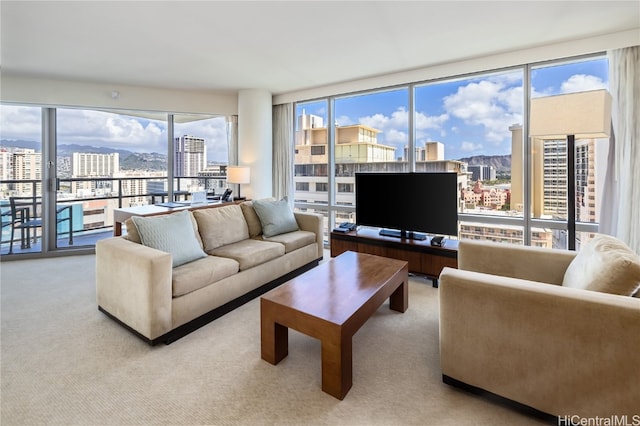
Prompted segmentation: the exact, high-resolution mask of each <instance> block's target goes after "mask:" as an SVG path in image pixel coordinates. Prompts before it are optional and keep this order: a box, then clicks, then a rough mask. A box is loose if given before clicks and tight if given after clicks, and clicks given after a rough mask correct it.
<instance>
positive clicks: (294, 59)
mask: <svg viewBox="0 0 640 426" xmlns="http://www.w3.org/2000/svg"><path fill="white" fill-rule="evenodd" d="M0 14H1V17H2V21H1V32H2V33H1V41H2V46H1V49H2V50H1V58H0V66H1V67H2V72H3V73H11V74H22V75H30V76H36V77H47V78H61V79H71V80H77V81H86V82H96V83H111V84H123V85H124V84H126V85H137V86H148V87H162V88H176V89H195V90H205V91H236V90H238V89H252V88H257V89H266V90H268V91H270V92H271V93H273V94H282V93H287V92H292V91H297V90H303V89H308V88H313V87H318V86H323V85H327V84H335V83H341V82H346V81H350V80H355V79H361V78H367V77H374V76H378V75H383V74H387V73H392V72H398V71H405V70H411V69H416V68H423V67H428V66H430V65H434V64H441V63H447V62H452V61H457V60H462V59H468V58H474V57H480V56H486V55H490V54H496V53H504V52H509V51H513V50H520V49H526V48H532V47H536V46H542V45H546V44H550V43H557V42H563V41H570V40H575V39H580V38H585V37H590V36H597V35H602V34H609V33H616V32H620V31H624V30H629V29H637V28H638V27H640V2H639V1H637V0H634V1H408V2H404V1H279V2H278V1H253V2H250V1H233V2H232V1H177V0H175V1H127V2H125V1H104V2H102V1H85V2H77V1H66V2H65V1H42V2H36V1H24V0H22V1H6V0H2V2H1V3H0Z"/></svg>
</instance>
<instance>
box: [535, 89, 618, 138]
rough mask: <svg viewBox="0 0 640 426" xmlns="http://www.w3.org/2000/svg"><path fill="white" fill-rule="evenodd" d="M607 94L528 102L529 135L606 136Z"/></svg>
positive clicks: (608, 122) (608, 125)
mask: <svg viewBox="0 0 640 426" xmlns="http://www.w3.org/2000/svg"><path fill="white" fill-rule="evenodd" d="M610 131H611V95H610V94H609V92H607V91H606V90H604V89H602V90H591V91H588V92H578V93H569V94H565V95H554V96H545V97H541V98H534V99H531V123H530V125H529V133H530V135H531V136H533V137H535V138H538V139H564V138H565V137H566V136H567V135H575V137H576V139H592V138H606V137H609V133H610Z"/></svg>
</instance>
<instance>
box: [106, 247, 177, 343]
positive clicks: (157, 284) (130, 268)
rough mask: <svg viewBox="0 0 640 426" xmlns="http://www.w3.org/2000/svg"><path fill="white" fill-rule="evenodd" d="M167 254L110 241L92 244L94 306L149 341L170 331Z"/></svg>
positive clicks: (169, 290)
mask: <svg viewBox="0 0 640 426" xmlns="http://www.w3.org/2000/svg"><path fill="white" fill-rule="evenodd" d="M171 278H172V259H171V255H170V254H169V253H165V252H162V251H160V250H156V249H152V248H150V247H146V246H143V245H142V244H137V243H134V242H131V241H128V240H126V239H124V238H123V237H113V238H107V239H104V240H99V241H98V242H97V243H96V295H97V302H98V306H99V307H100V308H101V309H103V310H105V311H106V312H107V313H108V314H110V315H111V316H113V317H115V318H116V319H118V320H119V321H121V322H122V323H124V324H125V325H127V326H129V327H131V328H132V329H133V330H135V331H136V332H138V333H140V334H141V335H142V336H144V337H145V338H147V339H149V340H153V339H155V338H156V337H159V336H162V335H163V334H165V333H167V332H168V331H170V330H171V328H172V318H171V295H172V292H171V286H172V283H171Z"/></svg>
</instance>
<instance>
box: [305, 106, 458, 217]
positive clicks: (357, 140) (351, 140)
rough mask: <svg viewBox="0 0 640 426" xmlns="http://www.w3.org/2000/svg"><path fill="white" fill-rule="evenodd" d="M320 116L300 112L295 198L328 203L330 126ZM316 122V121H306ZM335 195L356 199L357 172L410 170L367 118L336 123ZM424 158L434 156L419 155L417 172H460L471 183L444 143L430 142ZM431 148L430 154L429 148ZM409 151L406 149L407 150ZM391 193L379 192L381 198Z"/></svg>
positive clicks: (347, 202) (349, 202)
mask: <svg viewBox="0 0 640 426" xmlns="http://www.w3.org/2000/svg"><path fill="white" fill-rule="evenodd" d="M314 117H315V116H300V117H298V125H299V127H298V131H297V132H296V142H297V145H296V147H295V186H296V190H295V200H296V201H297V202H305V203H326V202H327V193H328V182H329V178H328V173H327V172H328V170H327V167H328V166H327V165H328V163H329V158H328V153H327V141H328V129H327V128H326V127H319V126H320V125H322V119H321V118H320V117H317V119H314ZM304 126H315V127H310V128H307V127H304ZM335 132H336V136H335V139H336V145H335V147H334V150H335V153H334V156H335V168H336V169H335V176H336V179H335V183H336V188H335V189H336V190H335V197H336V204H338V205H343V206H354V205H355V174H356V173H359V172H384V173H392V172H408V171H409V170H408V162H407V161H403V160H402V159H396V158H395V147H393V146H388V145H383V144H380V143H378V138H377V134H378V133H380V131H379V130H377V129H374V128H372V127H369V126H365V125H362V124H357V125H349V126H336V128H335ZM421 150H422V152H423V153H424V154H423V155H422V157H421V158H426V157H428V156H429V157H433V158H434V160H433V161H424V160H423V161H418V162H417V163H416V172H456V173H458V177H459V179H462V180H463V181H464V182H463V183H461V184H460V186H466V177H467V174H466V170H465V168H464V166H465V164H464V163H461V162H460V161H453V160H444V145H443V144H442V143H440V142H427V143H426V144H425V147H424V148H421ZM427 152H429V154H427ZM405 153H406V151H405ZM390 196H391V194H380V197H381V199H384V197H390ZM349 216H350V213H345V212H338V213H337V216H336V219H337V220H338V221H343V220H344V221H348V220H350V217H349Z"/></svg>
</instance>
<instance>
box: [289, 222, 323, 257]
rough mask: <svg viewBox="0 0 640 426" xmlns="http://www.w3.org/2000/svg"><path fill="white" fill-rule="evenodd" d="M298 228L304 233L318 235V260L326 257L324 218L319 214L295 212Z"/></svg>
mask: <svg viewBox="0 0 640 426" xmlns="http://www.w3.org/2000/svg"><path fill="white" fill-rule="evenodd" d="M293 214H294V216H295V218H296V222H298V226H299V227H300V229H301V230H303V231H309V232H313V233H315V234H316V244H317V245H318V259H322V257H323V256H324V238H323V235H324V232H323V231H324V226H323V224H324V217H323V216H322V215H321V214H318V213H308V212H294V213H293Z"/></svg>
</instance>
